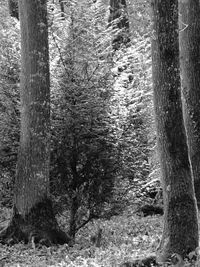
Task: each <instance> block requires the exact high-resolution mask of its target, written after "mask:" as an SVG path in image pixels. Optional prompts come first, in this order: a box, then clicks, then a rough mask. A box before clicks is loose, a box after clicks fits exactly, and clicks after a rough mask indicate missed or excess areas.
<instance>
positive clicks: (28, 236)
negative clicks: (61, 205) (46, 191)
mask: <svg viewBox="0 0 200 267" xmlns="http://www.w3.org/2000/svg"><path fill="white" fill-rule="evenodd" d="M70 241H71V239H70V237H69V236H68V235H67V234H66V233H65V232H63V231H62V230H60V228H59V226H58V223H57V221H56V218H55V215H54V213H53V208H52V203H51V201H50V200H49V199H45V200H43V201H41V202H39V203H37V204H36V205H35V206H34V207H33V208H32V209H31V210H30V212H29V213H28V214H27V215H26V216H25V218H24V217H22V216H21V215H20V214H19V213H18V211H17V209H16V207H14V208H13V216H12V218H11V221H10V223H9V225H8V226H7V228H6V229H4V230H3V231H2V232H0V243H2V244H7V245H13V244H16V243H19V242H24V243H25V244H27V243H29V242H34V244H40V245H45V246H51V245H53V244H60V245H62V244H65V243H68V244H70Z"/></svg>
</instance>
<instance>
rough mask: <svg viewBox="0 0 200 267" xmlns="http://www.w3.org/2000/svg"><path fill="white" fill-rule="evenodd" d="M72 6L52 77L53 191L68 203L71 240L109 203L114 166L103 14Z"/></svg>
mask: <svg viewBox="0 0 200 267" xmlns="http://www.w3.org/2000/svg"><path fill="white" fill-rule="evenodd" d="M70 5H71V6H70ZM70 5H69V6H68V12H69V13H70V14H71V15H70V16H69V18H68V28H67V27H66V31H62V33H61V35H60V36H59V38H58V39H57V40H56V41H57V44H58V46H59V52H60V54H59V56H60V59H59V60H60V61H61V63H59V65H56V68H55V72H54V75H52V76H53V77H56V75H57V81H56V80H55V78H54V82H55V83H56V86H55V87H53V88H52V105H54V109H53V110H52V136H53V138H52V141H53V145H54V146H53V152H52V163H53V164H52V169H51V177H52V179H51V185H52V186H51V189H52V193H53V194H54V195H59V196H62V199H64V201H63V202H65V203H64V204H65V205H66V203H67V205H66V206H67V208H69V214H70V215H69V217H70V218H69V234H70V236H71V237H72V238H73V239H74V238H75V234H76V232H77V231H78V229H80V227H81V226H82V225H85V223H86V222H88V221H89V220H91V219H93V218H97V217H99V216H101V215H102V213H103V210H104V206H105V204H106V203H109V202H110V199H112V196H113V187H114V177H115V175H116V171H117V169H118V163H117V160H116V154H117V149H116V140H115V138H114V137H113V135H112V130H111V129H110V128H111V119H110V107H109V99H110V95H111V78H112V74H111V71H110V69H111V63H110V62H109V58H107V57H105V58H103V59H101V60H100V57H101V56H102V54H103V53H104V54H103V55H104V56H105V51H106V49H107V51H109V45H110V44H109V42H107V45H106V42H105V39H106V36H105V34H106V32H104V31H105V30H106V26H107V25H106V21H105V19H103V20H102V17H103V18H104V15H103V14H102V13H104V12H102V7H97V6H94V5H91V1H88V0H84V1H79V2H76V3H74V4H73V5H72V4H71V2H70ZM89 18H92V19H89ZM69 21H70V23H69ZM85 29H87V30H85ZM52 30H53V29H52ZM61 37H62V41H60V40H61ZM104 48H106V49H104ZM102 52H103V53H102ZM53 189H54V190H53ZM63 196H64V197H63ZM63 206H64V205H63Z"/></svg>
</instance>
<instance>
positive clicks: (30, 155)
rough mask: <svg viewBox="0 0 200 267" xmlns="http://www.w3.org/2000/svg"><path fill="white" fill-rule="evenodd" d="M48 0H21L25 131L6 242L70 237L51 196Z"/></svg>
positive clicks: (48, 241)
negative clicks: (61, 226)
mask: <svg viewBox="0 0 200 267" xmlns="http://www.w3.org/2000/svg"><path fill="white" fill-rule="evenodd" d="M46 2H47V1H46V0H19V11H20V24H21V81H20V83H21V84H20V85H21V92H20V94H21V136H20V149H19V155H18V163H17V170H16V179H15V193H14V208H13V217H12V219H11V222H10V224H9V226H8V228H6V229H5V230H4V231H3V232H2V233H1V237H0V239H1V241H2V242H4V243H8V242H9V243H10V242H19V241H25V242H29V240H30V239H32V238H33V239H34V241H35V242H42V243H43V244H45V245H51V244H52V243H60V244H63V243H66V242H68V241H69V240H68V238H67V236H66V234H65V233H64V232H62V231H61V230H60V229H59V227H58V224H57V221H56V219H55V216H54V213H53V208H52V204H51V201H50V199H49V151H50V149H49V128H50V82H49V52H48V28H47V6H46Z"/></svg>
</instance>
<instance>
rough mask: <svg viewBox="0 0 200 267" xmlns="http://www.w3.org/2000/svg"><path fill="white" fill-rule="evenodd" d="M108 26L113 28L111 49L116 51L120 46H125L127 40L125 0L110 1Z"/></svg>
mask: <svg viewBox="0 0 200 267" xmlns="http://www.w3.org/2000/svg"><path fill="white" fill-rule="evenodd" d="M108 22H109V26H110V25H112V27H113V30H114V32H113V34H114V38H113V41H112V44H113V49H114V50H118V49H119V48H120V46H121V45H127V44H128V43H129V42H130V38H129V19H128V14H127V5H126V0H110V16H109V19H108Z"/></svg>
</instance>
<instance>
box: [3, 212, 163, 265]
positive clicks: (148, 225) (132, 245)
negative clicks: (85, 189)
mask: <svg viewBox="0 0 200 267" xmlns="http://www.w3.org/2000/svg"><path fill="white" fill-rule="evenodd" d="M99 226H100V227H101V228H102V229H103V235H102V240H101V246H100V247H99V248H97V247H95V246H93V245H92V244H91V241H90V237H91V235H92V234H94V233H95V232H96V231H97V228H98V227H99ZM161 233H162V217H161V216H149V217H141V216H138V215H135V214H134V213H133V212H130V211H127V212H125V213H124V214H123V215H121V216H114V217H112V218H111V219H110V220H97V221H95V222H91V223H89V224H88V225H87V226H85V227H84V228H83V229H81V230H80V231H79V232H78V234H77V237H76V244H75V245H74V246H73V247H68V246H67V245H63V246H54V247H49V248H47V247H41V248H40V249H39V248H35V247H34V246H33V245H32V244H28V245H24V244H17V245H15V246H12V247H8V246H3V245H1V244H0V267H4V266H12V267H22V266H23V267H24V266H32V267H33V266H34V267H40V266H41V267H45V266H51V267H65V266H67V267H100V266H101V267H117V266H119V265H120V264H121V263H123V262H125V261H132V260H134V259H136V258H138V257H139V258H141V257H147V256H148V255H150V254H154V253H155V250H156V247H157V246H158V243H159V238H160V236H161Z"/></svg>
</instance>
